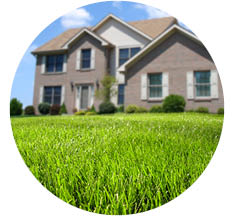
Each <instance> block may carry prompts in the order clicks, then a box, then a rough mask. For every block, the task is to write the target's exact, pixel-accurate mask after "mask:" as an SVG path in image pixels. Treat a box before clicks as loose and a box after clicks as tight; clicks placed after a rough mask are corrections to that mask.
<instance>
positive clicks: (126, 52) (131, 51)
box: [119, 47, 140, 66]
mask: <svg viewBox="0 0 234 216" xmlns="http://www.w3.org/2000/svg"><path fill="white" fill-rule="evenodd" d="M139 51H140V47H134V48H124V49H120V50H119V66H121V65H122V64H124V63H125V62H126V61H127V60H128V59H130V58H131V57H133V56H134V55H136V54H137V53H138V52H139Z"/></svg>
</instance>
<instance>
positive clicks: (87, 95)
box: [77, 85, 94, 110]
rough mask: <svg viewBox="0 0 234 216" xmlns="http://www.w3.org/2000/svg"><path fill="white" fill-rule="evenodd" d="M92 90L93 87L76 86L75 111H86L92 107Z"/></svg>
mask: <svg viewBox="0 0 234 216" xmlns="http://www.w3.org/2000/svg"><path fill="white" fill-rule="evenodd" d="M93 100H94V88H93V85H79V86H77V109H78V110H87V109H88V108H90V107H91V106H92V105H93Z"/></svg>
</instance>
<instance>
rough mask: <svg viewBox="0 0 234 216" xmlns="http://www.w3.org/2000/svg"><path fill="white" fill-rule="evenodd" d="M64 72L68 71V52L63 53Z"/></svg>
mask: <svg viewBox="0 0 234 216" xmlns="http://www.w3.org/2000/svg"><path fill="white" fill-rule="evenodd" d="M63 72H67V54H64V55H63Z"/></svg>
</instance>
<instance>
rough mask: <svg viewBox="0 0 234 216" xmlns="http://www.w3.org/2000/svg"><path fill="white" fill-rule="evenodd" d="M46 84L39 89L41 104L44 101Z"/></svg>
mask: <svg viewBox="0 0 234 216" xmlns="http://www.w3.org/2000/svg"><path fill="white" fill-rule="evenodd" d="M43 94H44V86H40V90H39V104H40V103H42V102H43Z"/></svg>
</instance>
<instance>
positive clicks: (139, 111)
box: [136, 107, 148, 113]
mask: <svg viewBox="0 0 234 216" xmlns="http://www.w3.org/2000/svg"><path fill="white" fill-rule="evenodd" d="M136 112H137V113H147V112H148V110H147V109H146V108H145V107H137V110H136Z"/></svg>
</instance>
